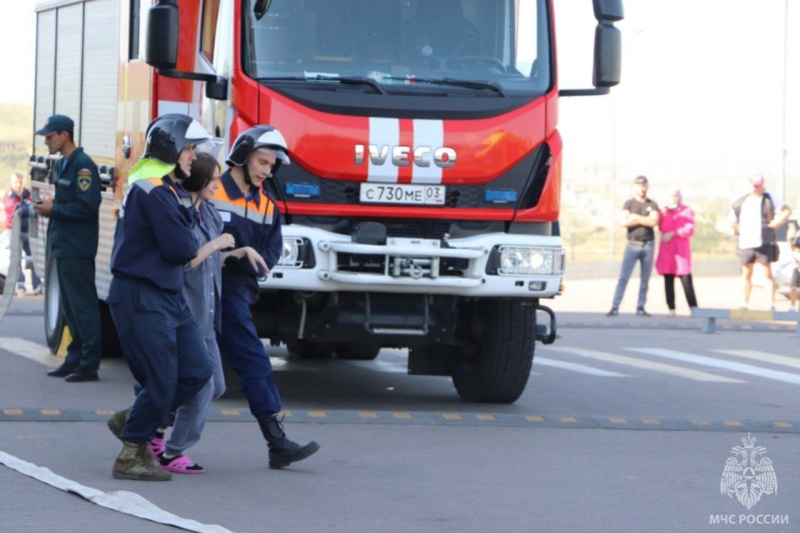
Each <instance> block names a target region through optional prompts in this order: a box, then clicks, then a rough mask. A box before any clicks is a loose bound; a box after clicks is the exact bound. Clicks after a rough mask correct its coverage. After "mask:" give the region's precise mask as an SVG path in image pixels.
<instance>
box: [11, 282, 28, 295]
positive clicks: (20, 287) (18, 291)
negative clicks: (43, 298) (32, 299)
mask: <svg viewBox="0 0 800 533" xmlns="http://www.w3.org/2000/svg"><path fill="white" fill-rule="evenodd" d="M14 294H15V295H16V296H25V295H26V294H28V291H27V290H25V284H24V283H22V282H17V285H16V287H14Z"/></svg>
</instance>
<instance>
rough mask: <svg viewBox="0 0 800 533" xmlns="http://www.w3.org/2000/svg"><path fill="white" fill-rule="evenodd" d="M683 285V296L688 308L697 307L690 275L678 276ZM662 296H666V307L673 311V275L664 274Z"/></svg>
mask: <svg viewBox="0 0 800 533" xmlns="http://www.w3.org/2000/svg"><path fill="white" fill-rule="evenodd" d="M678 278H680V280H681V285H683V294H685V295H686V303H688V304H689V307H697V297H696V296H695V295H694V285H693V284H692V275H691V274H686V275H685V276H678ZM664 294H665V295H666V296H667V307H669V308H670V309H671V310H673V311H674V310H675V274H664Z"/></svg>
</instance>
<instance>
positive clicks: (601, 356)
mask: <svg viewBox="0 0 800 533" xmlns="http://www.w3.org/2000/svg"><path fill="white" fill-rule="evenodd" d="M547 349H548V350H556V351H559V352H564V353H572V354H575V355H580V356H582V357H589V358H591V359H597V360H600V361H606V362H609V363H615V364H618V365H626V366H632V367H634V368H640V369H643V370H651V371H653V372H662V373H664V374H670V375H673V376H678V377H682V378H688V379H693V380H695V381H707V382H716V383H744V382H743V381H741V380H739V379H733V378H726V377H723V376H717V375H714V374H708V373H706V372H700V371H698V370H692V369H690V368H683V367H680V366H674V365H667V364H664V363H659V362H657V361H648V360H645V359H638V358H636V357H628V356H625V355H616V354H612V353H607V352H600V351H597V350H589V349H586V348H572V347H560V346H559V347H553V346H550V347H548V348H547Z"/></svg>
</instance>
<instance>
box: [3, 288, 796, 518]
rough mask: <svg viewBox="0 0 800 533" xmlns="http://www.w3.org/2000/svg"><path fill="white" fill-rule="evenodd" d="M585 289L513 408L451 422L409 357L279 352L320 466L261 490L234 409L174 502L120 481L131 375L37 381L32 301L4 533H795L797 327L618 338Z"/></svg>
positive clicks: (167, 487) (297, 423)
mask: <svg viewBox="0 0 800 533" xmlns="http://www.w3.org/2000/svg"><path fill="white" fill-rule="evenodd" d="M737 282H738V280H736V279H729V280H722V281H720V280H712V279H709V280H703V279H700V280H698V282H697V285H698V294H699V295H701V296H700V297H701V298H703V296H702V295H704V294H706V296H705V301H709V302H710V301H711V296H710V294H712V293H711V292H709V289H710V287H712V286H713V287H716V288H717V290H718V291H719V292H718V293H719V294H720V296H719V298H727V297H732V296H731V295H730V293H732V292H733V291H734V288H735V286H736V285H737ZM580 283H581V285H580V287H579V288H580V289H581V291H575V292H573V293H572V294H577V293H578V292H582V295H581V296H577V295H575V296H570V291H571V290H575V287H576V285H575V284H572V285H568V287H567V293H565V295H564V296H563V297H560V298H559V299H556V300H555V301H553V302H552V303H553V307H554V309H556V311H557V312H558V315H559V319H560V327H559V333H560V338H559V339H558V341H557V342H556V343H555V344H553V345H551V346H540V345H539V346H537V353H536V358H535V360H534V371H533V373H532V375H531V377H530V381H529V385H528V389H527V390H526V392H525V394H524V395H523V396H522V398H521V399H520V400H519V401H518V402H516V403H515V404H513V405H480V404H469V403H464V402H461V401H460V400H459V399H458V397H457V395H456V394H455V391H454V389H453V387H452V384H451V383H450V381H449V379H447V378H441V377H419V376H408V375H406V373H405V353H404V352H403V351H400V350H383V351H382V352H381V355H380V356H379V357H378V359H377V360H375V361H373V362H359V363H354V362H341V361H324V362H296V361H287V360H285V359H283V358H282V357H281V356H282V355H284V352H282V351H281V350H277V351H275V352H274V353H273V355H275V356H276V357H275V359H274V360H273V362H274V364H275V371H276V377H277V379H278V383H279V385H280V387H281V393H282V395H283V399H284V405H285V408H286V411H287V417H286V429H287V432H288V434H289V436H290V437H291V438H293V439H294V440H297V441H306V440H310V439H314V440H317V441H318V442H319V443H320V444H321V445H322V449H321V450H320V452H319V453H318V454H317V455H315V456H314V457H312V458H310V459H308V460H307V461H304V462H302V463H298V464H296V465H293V466H292V467H291V468H289V469H286V470H284V471H272V470H269V469H268V468H267V466H266V462H267V457H266V446H265V444H264V442H263V440H262V438H261V436H260V433H259V431H258V428H257V426H256V425H255V423H254V422H252V420H251V418H250V416H249V413H248V411H247V407H246V403H245V402H244V400H243V398H242V397H241V396H240V395H239V394H237V391H236V390H235V389H234V390H231V391H230V392H229V394H228V395H227V396H226V397H225V398H223V399H222V400H221V401H219V402H217V403H216V404H215V405H214V410H213V413H212V418H211V421H210V422H209V424H208V426H207V428H206V431H205V433H204V436H203V439H202V440H201V442H200V443H199V444H198V445H197V446H195V447H194V448H192V450H190V454H189V455H190V456H191V457H192V458H193V459H195V460H196V461H198V462H199V463H200V464H202V465H203V466H204V467H205V468H206V469H207V471H206V473H205V474H203V475H201V476H178V475H176V476H174V478H173V480H172V481H170V482H168V483H142V482H131V481H118V480H114V479H113V478H112V477H111V475H110V471H111V465H112V463H113V461H114V457H115V456H116V454H117V453H118V451H119V447H120V445H119V442H118V441H117V440H116V439H115V438H114V437H113V436H112V435H111V434H110V433H109V432H108V430H107V429H106V427H105V420H106V418H107V417H108V415H109V414H110V412H111V411H112V410H114V409H119V408H121V407H125V406H127V405H128V404H129V403H130V402H131V401H132V398H133V392H132V379H131V377H130V375H129V373H128V371H127V369H126V367H125V365H124V362H123V361H121V360H119V359H107V360H104V362H103V365H102V367H101V371H100V375H101V381H100V382H97V383H89V384H68V383H65V382H63V381H62V380H58V379H53V378H48V377H46V376H45V375H44V373H45V371H46V370H47V367H48V366H55V365H56V364H58V362H59V361H58V359H56V358H52V357H51V356H49V354H48V353H47V350H46V349H45V348H44V341H43V336H42V333H41V322H42V320H43V317H42V314H41V313H42V311H41V301H42V300H41V298H34V297H27V298H22V299H20V300H15V301H14V302H13V303H12V307H11V309H10V310H9V314H8V315H7V316H6V318H5V320H3V322H1V323H0V365H2V368H3V372H2V373H0V463H3V464H4V465H5V467H0V531H3V532H4V531H14V532H16V531H34V532H39V531H42V532H49V531H59V532H67V533H70V532H83V531H86V530H96V531H121V532H127V531H137V532H138V531H175V529H174V528H173V527H172V526H168V525H164V524H163V523H161V522H158V521H152V520H146V519H143V518H138V517H137V516H136V515H137V514H141V513H142V512H156V511H153V510H152V507H151V506H155V507H156V508H157V510H159V509H160V510H161V511H162V512H167V513H171V515H172V518H170V517H165V515H163V514H158V513H157V512H156V514H153V515H152V518H154V519H155V520H161V521H162V522H163V521H167V522H168V521H169V520H183V522H180V524H181V527H183V528H184V529H187V530H193V531H225V530H227V531H235V532H237V533H238V532H256V531H266V530H269V531H281V532H284V531H288V532H294V531H297V532H307V531H326V532H327V531H333V532H339V531H341V532H362V531H363V532H371V531H387V532H395V531H397V532H406V531H435V532H439V531H442V532H444V531H467V532H485V531H498V532H501V531H502V532H505V531H543V532H564V531H570V532H595V531H626V532H627V531H634V532H636V531H642V532H645V531H647V532H650V533H652V532H661V531H665V532H666V531H690V532H692V531H719V530H723V531H725V530H727V529H735V530H737V531H762V530H769V531H785V532H790V531H797V530H800V526H798V525H797V524H798V520H800V504H799V503H798V502H800V498H798V496H800V475H798V472H800V458H798V456H797V450H798V449H800V447H799V446H798V445H800V439H799V438H798V434H800V416H798V409H797V408H798V401H797V397H798V394H797V392H798V387H799V386H800V373H798V368H800V349H799V348H798V342H797V336H796V335H795V332H794V324H793V323H741V322H739V323H734V321H731V323H730V324H725V325H726V326H728V328H727V329H722V328H721V329H720V331H719V332H718V333H715V334H703V333H701V332H700V325H699V320H697V319H691V318H688V317H686V316H682V317H678V318H669V317H666V316H665V315H664V314H660V313H659V312H658V311H659V310H658V307H657V305H658V304H657V302H656V301H655V300H654V301H653V302H652V305H649V307H650V309H651V312H653V313H654V315H655V316H653V317H651V318H650V319H638V318H637V317H635V315H628V314H623V315H621V316H619V317H617V318H614V319H612V318H607V317H605V316H604V314H603V313H602V312H601V310H604V308H605V307H606V301H607V300H608V299H610V294H609V293H608V291H609V287H611V289H610V290H612V291H613V280H604V281H599V282H593V283H592V282H580ZM726 284H727V285H726ZM633 288H634V289H635V285H634V287H633ZM631 290H632V288H629V292H631ZM679 298H680V296H679ZM679 301H680V299H679ZM702 301H703V300H701V305H703V304H702ZM724 303H725V302H724V301H719V302H715V304H717V305H720V306H721V305H723V304H724ZM624 305H625V304H623V312H624V310H625V307H624ZM679 310H680V308H679ZM748 433H750V434H751V435H752V437H754V438H756V439H757V444H756V445H757V446H764V449H765V453H764V454H762V455H761V457H768V458H770V459H771V461H772V465H773V466H772V468H773V471H774V473H775V474H776V477H777V481H778V488H779V490H778V491H777V492H776V493H775V492H774V491H773V493H771V494H763V495H762V496H761V498H760V500H759V501H758V502H757V503H755V505H752V506H751V508H749V509H748V508H747V507H745V505H743V504H742V503H740V502H739V501H737V498H736V497H735V496H734V497H728V496H724V495H722V494H721V493H720V484H721V475H722V472H723V469H724V467H725V464H726V461H727V460H728V459H729V458H730V457H732V456H733V455H734V454H733V452H732V448H733V447H735V446H743V445H744V444H743V442H742V440H741V439H743V438H746V437H747V434H748ZM38 467H44V468H46V469H49V472H50V473H52V474H53V475H55V476H59V477H54V476H53V475H51V474H49V473H48V472H47V471H42V470H40V469H39V468H38ZM40 479H41V480H40ZM77 494H82V495H83V496H78V495H77ZM103 505H108V506H112V507H115V506H116V507H119V509H120V511H121V512H115V511H112V510H109V509H108V508H107V507H104V506H103ZM148 508H149V509H150V511H147V509H148ZM187 520H191V521H194V522H193V523H187V522H186V521H187ZM765 520H766V521H768V522H770V523H769V524H764V523H763V522H764V521H765ZM749 521H752V524H748V522H749ZM759 521H760V522H761V523H758V522H759ZM740 522H741V523H740ZM772 522H776V523H772ZM214 524H217V525H218V526H219V527H216V528H215V527H212V525H214ZM221 528H224V529H221Z"/></svg>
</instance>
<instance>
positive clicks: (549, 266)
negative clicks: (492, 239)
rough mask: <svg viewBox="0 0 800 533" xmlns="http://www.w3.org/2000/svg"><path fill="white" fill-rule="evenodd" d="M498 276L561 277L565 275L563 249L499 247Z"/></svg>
mask: <svg viewBox="0 0 800 533" xmlns="http://www.w3.org/2000/svg"><path fill="white" fill-rule="evenodd" d="M495 253H496V256H495V258H496V267H497V270H496V272H497V274H498V275H500V276H519V275H536V274H540V275H560V274H563V273H564V253H563V250H562V249H561V248H537V247H531V246H499V247H497V248H495Z"/></svg>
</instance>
